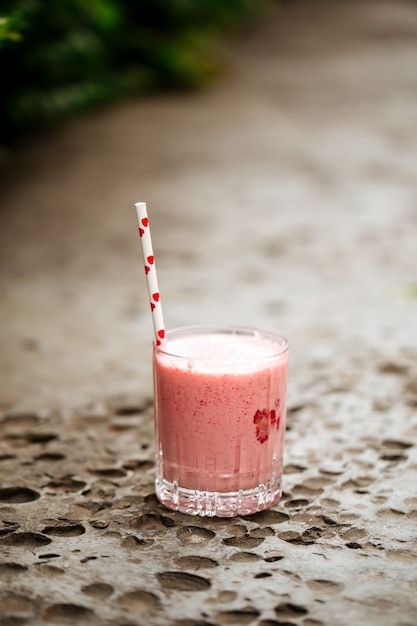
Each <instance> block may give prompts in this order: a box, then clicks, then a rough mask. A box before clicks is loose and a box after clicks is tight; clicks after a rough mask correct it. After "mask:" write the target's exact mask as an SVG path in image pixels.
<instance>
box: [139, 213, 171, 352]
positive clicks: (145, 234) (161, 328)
mask: <svg viewBox="0 0 417 626" xmlns="http://www.w3.org/2000/svg"><path fill="white" fill-rule="evenodd" d="M135 207H136V213H137V216H138V222H139V238H140V243H141V246H142V254H143V262H144V266H145V275H146V285H147V288H148V295H149V302H150V305H151V311H152V321H153V327H154V332H155V342H156V345H157V346H162V347H164V346H165V344H166V337H165V325H164V318H163V315H162V307H161V298H160V295H159V288H158V279H157V275H156V267H155V257H154V254H153V249H152V239H151V231H150V228H149V218H148V214H147V211H146V202H136V204H135Z"/></svg>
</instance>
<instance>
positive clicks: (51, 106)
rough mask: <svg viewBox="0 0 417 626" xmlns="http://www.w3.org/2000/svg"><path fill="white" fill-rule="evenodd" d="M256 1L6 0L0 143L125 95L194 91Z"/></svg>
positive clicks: (1, 19)
mask: <svg viewBox="0 0 417 626" xmlns="http://www.w3.org/2000/svg"><path fill="white" fill-rule="evenodd" d="M259 4H260V0H2V2H1V6H0V70H1V81H0V89H1V96H0V144H2V143H3V144H8V143H10V142H12V141H13V140H14V139H15V138H16V137H19V136H21V135H23V134H27V133H28V132H33V131H38V130H42V129H44V128H47V127H50V126H52V125H54V124H57V123H59V122H61V121H63V120H65V119H66V118H69V117H72V116H74V115H77V114H80V113H82V112H84V111H87V110H91V109H93V108H96V107H98V106H101V105H102V104H104V103H108V102H110V101H113V100H115V99H116V98H120V97H122V96H125V95H129V94H137V93H146V92H150V91H155V90H160V89H172V88H193V87H197V86H199V85H201V84H203V83H204V82H205V81H206V80H207V79H208V78H210V77H211V76H213V75H215V74H216V72H217V71H218V57H217V52H216V50H217V48H216V41H217V40H218V37H219V35H221V33H223V32H227V31H228V30H230V29H232V28H233V27H234V26H235V25H236V24H238V23H239V22H240V21H241V20H242V19H244V18H247V17H248V16H249V15H251V14H253V12H254V11H255V9H256V8H257V7H258V6H259Z"/></svg>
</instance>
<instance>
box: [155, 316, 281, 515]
mask: <svg viewBox="0 0 417 626" xmlns="http://www.w3.org/2000/svg"><path fill="white" fill-rule="evenodd" d="M287 366H288V342H287V341H286V339H284V338H283V337H280V336H278V335H275V334H273V333H268V332H262V331H258V330H255V329H250V328H238V327H236V328H234V327H231V328H217V327H211V326H202V327H190V328H183V329H176V330H172V331H169V332H168V333H167V343H166V344H165V346H164V347H163V348H161V347H158V346H156V345H155V346H154V386H155V417H156V457H157V459H156V460H157V467H156V494H157V497H158V499H159V500H160V501H161V502H162V503H163V504H165V505H166V506H167V507H169V508H172V509H175V510H179V511H182V512H184V513H190V514H194V515H209V516H213V515H217V516H220V517H229V516H233V515H247V514H250V513H255V512H257V511H260V510H262V509H265V508H268V507H270V506H272V505H273V504H275V503H276V502H277V501H278V500H279V498H280V496H281V475H282V457H283V450H284V435H285V400H286V386H287Z"/></svg>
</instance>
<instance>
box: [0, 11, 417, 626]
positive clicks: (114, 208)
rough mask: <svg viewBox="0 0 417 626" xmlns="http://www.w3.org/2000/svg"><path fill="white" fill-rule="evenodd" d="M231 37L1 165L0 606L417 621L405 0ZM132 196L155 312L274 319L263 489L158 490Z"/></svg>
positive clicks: (117, 616)
mask: <svg viewBox="0 0 417 626" xmlns="http://www.w3.org/2000/svg"><path fill="white" fill-rule="evenodd" d="M228 55H229V60H230V63H229V72H228V75H227V76H226V77H225V78H224V79H223V80H222V81H220V83H218V84H216V85H214V86H213V87H212V88H211V89H210V90H208V91H205V92H202V93H198V94H188V95H180V96H170V97H168V98H149V99H141V100H138V101H135V102H129V103H124V104H121V105H119V106H118V107H116V108H114V109H112V110H108V111H104V112H102V113H100V114H96V115H94V116H91V117H89V118H86V119H83V120H80V121H77V122H74V123H72V124H71V126H70V127H68V128H66V129H64V130H61V131H59V132H57V133H55V134H54V135H52V136H50V137H47V138H42V139H39V140H38V141H36V142H33V143H32V145H31V146H27V147H25V148H22V149H21V150H20V151H19V153H18V154H17V156H16V159H15V163H14V164H12V166H11V167H10V168H9V170H8V172H7V173H6V174H3V180H2V189H1V212H0V221H1V229H0V257H1V267H2V270H1V276H0V289H1V294H2V298H1V300H0V316H1V322H2V323H1V327H0V344H1V354H0V368H1V384H0V405H1V414H0V420H1V436H2V440H1V442H0V470H1V479H0V484H1V488H0V513H1V515H0V520H2V521H1V526H0V541H1V546H0V547H1V549H0V615H1V616H2V618H1V619H2V620H3V622H0V623H5V624H6V623H13V624H20V623H22V624H24V623H28V624H35V623H40V624H44V623H51V624H62V623H80V624H81V623H83V622H85V623H89V624H94V623H97V624H116V623H117V624H126V625H127V624H130V625H132V624H135V625H138V624H143V623H146V624H157V625H159V624H161V625H163V624H167V623H172V624H175V626H197V625H200V624H216V625H221V624H234V623H236V624H249V623H250V624H254V625H257V626H258V625H259V626H271V625H274V624H283V623H285V624H297V625H298V626H320V625H321V624H324V625H326V626H338V625H343V626H344V625H345V624H346V625H348V624H349V625H350V624H362V623H363V624H378V626H379V625H383V626H384V625H387V626H391V625H392V626H394V625H395V626H400V625H401V626H412V625H413V624H415V623H416V620H417V602H416V599H415V598H416V589H417V576H416V562H417V543H416V529H417V527H416V524H417V521H416V520H417V490H416V485H417V446H416V437H417V297H416V285H417V261H416V249H417V243H416V241H417V188H416V184H415V180H416V173H417V130H416V129H417V107H416V105H415V103H416V101H417V72H416V67H417V63H416V62H417V8H416V5H415V3H412V2H404V1H400V2H394V1H393V0H391V1H388V0H387V1H382V0H381V1H380V2H370V1H369V2H359V1H354V2H349V3H347V2H336V3H335V2H321V1H319V2H314V3H313V2H306V1H305V2H301V1H297V2H291V3H283V4H280V5H277V6H274V7H273V8H271V9H270V10H269V12H268V14H267V15H265V17H264V18H263V19H262V20H261V21H260V23H259V24H256V25H253V26H252V28H250V29H248V31H247V32H246V33H244V35H243V36H241V37H239V38H238V39H237V40H236V41H235V42H233V44H232V45H231V47H230V50H229V51H228ZM137 200H146V201H147V203H148V210H149V213H150V217H151V223H152V231H153V238H154V247H155V252H156V255H157V265H158V273H159V280H160V288H161V293H162V296H163V305H164V310H165V318H166V324H167V326H168V327H173V326H178V325H187V324H194V323H205V322H219V323H238V324H246V325H256V326H262V327H265V328H269V329H271V330H276V331H278V332H281V333H283V334H285V335H286V336H287V337H288V338H289V340H290V344H291V369H290V385H289V416H288V423H289V430H288V433H287V448H286V474H285V487H284V490H285V494H284V497H283V500H282V502H281V503H280V504H279V505H278V506H277V507H275V508H274V509H273V510H272V511H270V512H269V513H268V514H265V515H261V516H258V517H257V516H255V517H253V518H251V519H249V518H248V519H241V518H239V519H235V520H223V521H221V520H217V521H216V520H211V521H204V520H200V519H197V520H195V519H193V518H187V517H186V516H182V515H179V514H173V513H170V512H168V511H165V510H163V509H162V508H161V507H159V505H158V504H157V503H156V502H155V499H154V496H153V487H152V481H153V469H152V468H153V466H152V460H153V459H152V410H151V407H150V402H151V394H152V388H151V372H150V340H151V336H152V328H151V322H150V319H149V313H148V302H147V297H146V288H145V279H144V275H143V270H142V267H141V262H140V250H139V242H138V239H137V226H136V217H135V212H134V208H133V204H134V202H135V201H137ZM7 620H8V621H7Z"/></svg>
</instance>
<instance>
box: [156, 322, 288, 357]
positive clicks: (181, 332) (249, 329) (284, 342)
mask: <svg viewBox="0 0 417 626" xmlns="http://www.w3.org/2000/svg"><path fill="white" fill-rule="evenodd" d="M197 334H200V335H210V334H220V335H235V336H239V335H241V336H247V337H249V336H250V337H259V338H261V339H266V340H268V339H270V340H271V341H272V342H274V341H275V342H276V343H277V344H280V347H279V349H277V350H275V351H274V352H272V353H271V354H267V355H260V356H259V357H247V358H243V359H240V360H239V361H240V362H245V361H253V360H254V359H255V360H256V361H264V360H265V361H268V360H270V359H276V358H277V357H280V356H283V355H284V354H285V353H286V352H288V350H289V342H288V339H286V337H284V336H283V335H280V334H279V333H276V332H274V331H270V330H263V329H261V328H256V327H255V326H238V325H234V324H230V325H221V324H195V325H191V326H179V327H177V328H172V329H170V330H167V331H165V337H166V339H167V342H166V343H167V344H168V342H169V339H170V337H171V338H172V336H173V335H178V336H183V337H187V336H190V335H197ZM152 345H153V349H154V351H155V353H158V354H164V355H166V356H170V357H174V358H176V359H187V360H189V359H190V357H189V356H184V355H183V354H177V353H175V352H174V351H172V350H169V348H168V346H167V345H165V346H158V345H157V344H156V340H154V341H153V344H152ZM191 358H192V359H193V361H197V362H198V361H205V360H206V359H205V358H204V357H191ZM226 361H228V359H226Z"/></svg>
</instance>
